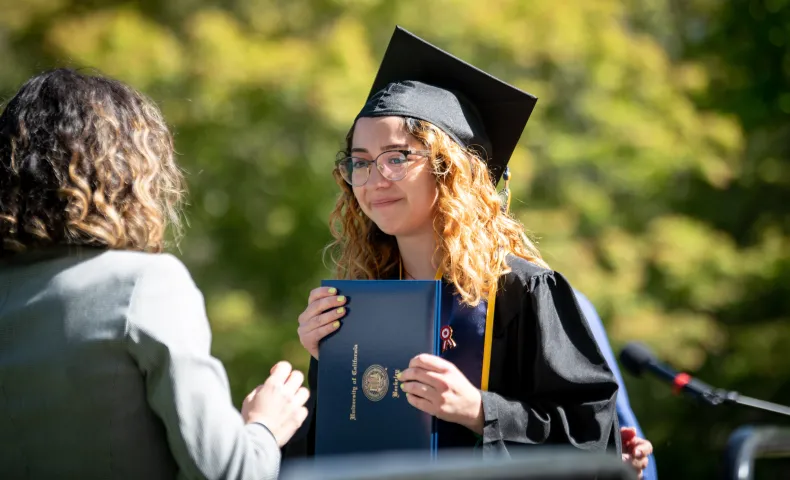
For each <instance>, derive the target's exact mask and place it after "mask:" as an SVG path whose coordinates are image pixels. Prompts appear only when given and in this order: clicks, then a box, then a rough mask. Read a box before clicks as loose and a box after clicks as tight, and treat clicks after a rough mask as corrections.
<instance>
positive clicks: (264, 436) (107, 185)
mask: <svg viewBox="0 0 790 480" xmlns="http://www.w3.org/2000/svg"><path fill="white" fill-rule="evenodd" d="M183 195H184V180H183V176H182V174H181V172H180V170H179V168H178V166H177V165H176V163H175V161H174V159H173V139H172V136H171V134H170V132H169V130H168V127H167V125H166V124H165V121H164V119H163V118H162V114H161V113H160V111H159V109H158V108H157V107H156V106H155V105H154V103H152V102H151V101H150V100H148V99H147V98H145V97H144V96H143V95H142V94H140V93H139V92H137V91H135V90H134V89H132V88H131V87H129V86H127V85H125V84H124V83H121V82H119V81H116V80H113V79H110V78H106V77H102V76H98V75H86V74H83V73H80V72H77V71H74V70H69V69H57V70H53V71H48V72H45V73H43V74H41V75H38V76H36V77H34V78H32V79H31V80H29V81H28V82H27V83H25V85H24V86H22V88H21V90H20V91H19V92H18V93H17V94H16V96H14V97H13V98H12V99H11V101H10V102H9V103H8V105H7V106H6V108H5V110H4V111H3V113H2V115H0V445H3V448H0V472H2V476H3V478H80V479H91V478H97V479H99V478H101V479H107V478H145V479H158V478H170V479H172V478H201V479H202V478H255V479H261V478H276V476H277V474H278V470H279V466H280V448H279V447H281V446H282V445H284V444H285V442H287V441H288V440H289V439H290V438H291V436H292V435H293V434H294V432H295V431H296V429H297V428H298V427H299V426H300V425H301V424H302V422H303V421H304V419H305V417H306V415H307V410H306V409H305V407H304V404H305V402H306V401H307V398H308V395H309V394H308V391H307V390H306V389H305V388H304V387H302V383H303V380H304V376H303V375H302V374H301V373H300V372H298V371H295V370H292V369H291V366H290V365H289V364H288V363H286V362H280V363H278V364H277V365H275V366H274V367H273V369H272V371H271V372H270V373H271V376H270V377H269V378H268V379H267V380H266V382H265V383H264V384H262V385H260V386H259V387H257V388H256V389H254V390H253V391H252V392H251V393H250V394H249V395H248V396H247V397H246V398H245V400H244V403H243V406H242V409H241V413H239V412H238V411H237V410H236V409H235V408H234V406H233V405H232V403H231V398H230V391H229V386H228V380H227V376H226V373H225V370H224V368H223V366H222V364H221V363H220V362H219V361H218V360H217V359H215V358H213V357H212V356H211V354H210V345H211V332H210V330H209V323H208V320H207V318H206V312H205V306H204V301H203V297H202V295H201V293H200V291H199V290H198V288H197V287H196V286H195V283H194V282H193V280H192V278H191V277H190V274H189V272H188V271H187V269H186V268H185V267H184V265H183V264H182V263H181V262H180V261H179V260H178V259H176V257H174V256H172V255H169V254H164V253H161V252H162V251H163V249H164V246H165V232H166V230H167V229H168V227H174V230H175V232H176V238H177V236H178V234H179V233H180V228H179V227H180V223H179V215H180V213H179V212H180V209H179V207H180V204H181V201H182V199H183Z"/></svg>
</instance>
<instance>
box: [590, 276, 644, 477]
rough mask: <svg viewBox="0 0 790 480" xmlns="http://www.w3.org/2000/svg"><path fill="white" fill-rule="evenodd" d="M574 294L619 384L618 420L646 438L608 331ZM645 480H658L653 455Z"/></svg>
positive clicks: (595, 314)
mask: <svg viewBox="0 0 790 480" xmlns="http://www.w3.org/2000/svg"><path fill="white" fill-rule="evenodd" d="M574 293H575V294H576V301H577V302H578V303H579V307H580V308H581V310H582V312H583V313H584V316H585V318H586V319H587V324H588V325H589V326H590V330H591V331H592V334H593V336H594V337H595V341H596V342H598V347H599V348H600V349H601V353H602V354H603V356H604V358H606V361H607V362H608V363H609V368H611V369H612V372H613V373H614V376H615V378H616V379H617V384H618V385H619V386H620V390H619V391H618V392H617V418H618V420H619V421H620V426H621V427H633V428H635V429H636V434H637V436H639V437H641V438H646V437H645V434H644V433H643V432H642V427H640V426H639V422H638V421H637V420H636V415H634V411H633V410H632V409H631V403H630V402H629V400H628V392H627V391H626V389H625V383H623V376H622V375H621V374H620V367H619V366H618V365H617V360H616V359H615V356H614V352H612V346H611V345H610V344H609V338H608V336H607V335H606V329H604V326H603V322H602V321H601V317H599V316H598V312H596V311H595V307H594V306H593V304H592V302H590V300H589V299H588V298H587V297H585V296H584V294H582V293H581V292H579V291H578V290H574ZM648 440H649V439H648ZM644 480H658V472H657V471H656V460H655V458H654V457H653V455H650V462H649V464H648V466H647V468H646V469H645V471H644Z"/></svg>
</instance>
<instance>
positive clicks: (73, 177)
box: [0, 69, 184, 256]
mask: <svg viewBox="0 0 790 480" xmlns="http://www.w3.org/2000/svg"><path fill="white" fill-rule="evenodd" d="M183 190H184V182H183V176H182V172H181V171H180V170H179V168H178V167H177V165H176V163H175V161H174V158H173V139H172V136H171V134H170V131H169V130H168V128H167V125H166V124H165V121H164V119H163V117H162V114H161V112H160V111H159V109H158V108H157V107H156V105H154V103H153V102H152V101H150V100H149V99H148V98H146V97H145V96H144V95H142V94H141V93H140V92H138V91H136V90H134V89H133V88H131V87H129V86H128V85H126V84H124V83H122V82H119V81H117V80H113V79H110V78H105V77H101V76H97V75H95V76H89V75H84V74H82V73H79V72H76V71H74V70H71V69H56V70H51V71H48V72H45V73H43V74H41V75H38V76H36V77H34V78H32V79H30V80H29V81H28V82H27V83H25V84H24V85H23V86H22V88H21V89H20V90H19V92H18V93H17V94H16V95H15V96H14V98H13V99H11V101H10V102H9V103H8V106H7V107H6V108H5V110H4V111H3V113H2V115H0V256H9V255H13V254H15V253H19V252H24V251H27V250H30V249H36V248H42V247H47V246H52V245H59V244H60V245H86V246H94V247H100V248H110V249H124V250H138V251H145V252H159V251H162V250H163V249H164V244H165V240H164V239H165V232H166V229H167V227H168V226H169V225H172V226H173V227H174V230H175V232H174V233H175V238H176V239H177V238H178V236H179V234H180V226H181V222H180V218H181V217H180V208H179V207H180V204H181V201H182V196H183Z"/></svg>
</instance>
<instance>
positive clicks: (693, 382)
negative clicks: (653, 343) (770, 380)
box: [620, 342, 790, 416]
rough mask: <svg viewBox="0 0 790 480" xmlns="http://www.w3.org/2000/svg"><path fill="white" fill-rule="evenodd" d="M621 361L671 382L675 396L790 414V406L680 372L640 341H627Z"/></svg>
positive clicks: (637, 373) (631, 368)
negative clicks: (760, 398) (717, 386)
mask: <svg viewBox="0 0 790 480" xmlns="http://www.w3.org/2000/svg"><path fill="white" fill-rule="evenodd" d="M620 362H621V363H622V364H623V367H625V369H626V370H628V371H629V372H630V373H631V374H633V375H634V376H637V377H640V376H642V373H643V372H645V371H647V372H648V373H651V374H652V375H654V376H656V377H658V378H659V379H660V380H663V381H665V382H667V383H671V384H672V391H673V393H675V394H676V395H677V394H680V393H685V394H687V395H689V396H691V397H694V398H696V399H698V400H701V401H702V402H704V403H707V404H708V405H721V404H722V403H737V404H739V405H746V406H749V407H754V408H759V409H761V410H767V411H770V412H774V413H780V414H783V415H788V416H790V408H788V407H785V406H784V405H779V404H776V403H771V402H766V401H764V400H758V399H756V398H751V397H747V396H745V395H741V394H740V393H738V392H735V391H727V390H723V389H720V388H714V387H711V386H710V385H708V384H707V383H705V382H702V381H700V380H697V379H696V378H694V377H692V376H691V375H689V374H687V373H684V372H678V371H676V370H674V369H673V368H672V367H670V366H669V365H666V364H665V363H662V362H661V361H659V360H658V359H657V358H656V357H655V356H654V355H653V352H651V351H650V349H648V348H647V347H646V346H644V345H642V344H641V343H636V342H631V343H628V344H627V345H626V346H625V347H624V348H623V349H622V350H621V351H620Z"/></svg>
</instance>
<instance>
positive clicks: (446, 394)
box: [399, 354, 483, 435]
mask: <svg viewBox="0 0 790 480" xmlns="http://www.w3.org/2000/svg"><path fill="white" fill-rule="evenodd" d="M399 379H400V381H401V389H402V390H403V391H404V392H406V397H407V398H408V400H409V403H410V404H412V405H413V406H414V407H416V408H418V409H419V410H422V411H423V412H425V413H429V414H431V415H433V416H435V417H437V418H439V419H441V420H445V421H447V422H452V423H457V424H459V425H463V426H465V427H466V428H468V429H470V430H472V431H473V432H475V433H477V434H478V435H482V434H483V398H482V396H481V394H480V390H478V389H477V388H475V386H474V385H472V384H471V383H470V382H469V380H468V379H467V378H466V377H465V376H464V374H463V373H461V371H460V370H458V368H457V367H456V366H455V365H453V364H452V363H450V362H448V361H447V360H444V359H442V358H439V357H437V356H435V355H428V354H421V355H417V356H416V357H414V358H412V359H411V362H409V368H407V369H406V370H404V371H402V372H401V374H400V377H399Z"/></svg>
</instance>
